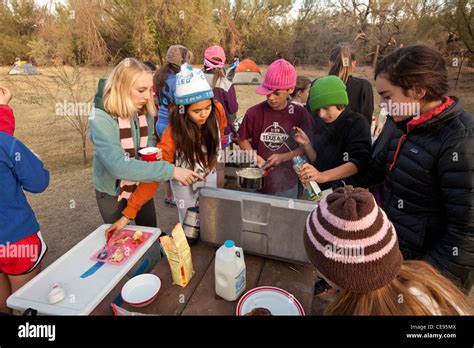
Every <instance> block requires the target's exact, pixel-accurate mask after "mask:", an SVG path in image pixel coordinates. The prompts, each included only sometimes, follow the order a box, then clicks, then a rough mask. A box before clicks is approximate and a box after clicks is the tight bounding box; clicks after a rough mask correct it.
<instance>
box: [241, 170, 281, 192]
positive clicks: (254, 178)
mask: <svg viewBox="0 0 474 348" xmlns="http://www.w3.org/2000/svg"><path fill="white" fill-rule="evenodd" d="M273 169H274V167H270V168H269V169H267V170H265V169H262V168H244V169H240V170H238V171H237V173H236V174H237V185H238V186H239V187H240V188H242V189H245V190H252V191H258V190H261V189H262V188H263V187H264V186H265V177H266V176H267V175H268V174H269V173H270V172H271V171H272V170H273Z"/></svg>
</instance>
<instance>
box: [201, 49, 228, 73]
mask: <svg viewBox="0 0 474 348" xmlns="http://www.w3.org/2000/svg"><path fill="white" fill-rule="evenodd" d="M215 58H219V59H215ZM224 64H225V52H224V49H223V48H222V47H221V46H210V47H208V48H206V51H205V52H204V67H205V68H206V70H212V69H215V68H222V67H224Z"/></svg>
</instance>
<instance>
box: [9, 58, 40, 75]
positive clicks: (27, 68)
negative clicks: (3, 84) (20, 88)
mask: <svg viewBox="0 0 474 348" xmlns="http://www.w3.org/2000/svg"><path fill="white" fill-rule="evenodd" d="M8 75H39V71H38V69H36V68H35V67H34V66H33V65H31V64H29V63H27V62H26V61H24V60H17V61H16V62H15V64H13V66H12V68H11V69H10V71H9V72H8Z"/></svg>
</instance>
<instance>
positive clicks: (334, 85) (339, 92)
mask: <svg viewBox="0 0 474 348" xmlns="http://www.w3.org/2000/svg"><path fill="white" fill-rule="evenodd" d="M308 104H309V107H310V110H311V113H312V115H313V117H314V120H315V127H314V134H313V136H312V137H311V138H312V141H311V140H310V137H308V135H307V134H306V133H305V132H304V131H303V130H302V129H300V128H296V130H297V131H298V134H297V135H296V136H295V140H296V141H297V142H298V143H300V144H301V145H302V146H303V147H304V149H305V153H306V156H307V157H308V159H309V161H310V163H311V164H309V163H307V164H305V165H304V166H303V168H302V170H301V180H302V181H303V182H304V183H306V182H309V181H316V182H317V183H318V184H319V185H320V187H321V189H323V190H325V189H328V188H333V189H335V188H337V187H340V186H344V184H351V185H354V186H358V181H359V180H358V177H359V176H360V175H361V173H363V172H364V171H365V170H366V168H367V166H368V163H369V161H370V157H371V137H370V131H369V127H368V124H367V120H366V119H365V117H364V116H363V115H361V114H359V113H357V112H353V111H351V110H350V109H349V107H348V105H349V99H348V97H347V92H346V86H345V85H344V82H342V80H341V79H340V78H339V77H337V76H325V77H323V78H320V79H318V80H316V82H315V83H314V84H313V86H312V87H311V92H310V97H309V100H308Z"/></svg>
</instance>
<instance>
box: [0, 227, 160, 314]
mask: <svg viewBox="0 0 474 348" xmlns="http://www.w3.org/2000/svg"><path fill="white" fill-rule="evenodd" d="M109 226H110V224H104V225H102V226H100V227H99V228H97V229H96V230H95V231H94V232H92V233H91V234H90V235H88V236H87V237H86V238H84V239H83V240H82V241H80V242H79V243H78V244H76V245H75V246H74V247H73V248H72V249H71V250H69V251H68V252H67V253H66V254H64V255H63V256H61V257H60V258H59V259H57V260H56V261H55V262H54V263H53V264H51V265H50V266H49V267H48V268H46V269H45V270H43V271H42V272H41V273H40V274H39V275H38V276H36V277H35V278H34V279H32V280H31V281H30V282H28V283H27V284H25V285H24V286H23V287H22V288H20V289H19V290H18V291H16V292H15V293H14V294H12V295H11V296H10V297H9V298H8V300H7V305H8V307H11V308H14V309H17V310H21V311H24V310H26V309H27V308H33V309H36V310H37V311H38V313H39V314H43V315H88V314H89V313H90V312H92V310H94V308H95V307H97V305H98V304H99V303H100V302H101V301H102V300H103V299H104V297H105V296H107V294H108V293H109V292H110V291H111V290H112V289H113V288H114V287H115V286H116V285H117V283H118V282H119V281H120V280H121V279H122V278H123V277H124V276H125V275H126V274H127V272H128V271H129V270H130V269H131V268H132V267H133V266H134V265H135V264H136V263H137V261H138V260H140V258H141V257H142V256H143V255H144V254H145V252H146V251H147V250H148V249H149V248H150V247H151V246H152V245H153V243H155V241H156V240H157V239H158V238H159V236H160V234H161V230H160V229H159V228H152V227H144V226H135V225H129V226H126V227H125V228H126V229H130V230H140V231H143V232H150V233H152V235H151V236H150V237H149V238H148V239H147V240H146V241H145V242H144V243H143V245H142V246H141V247H140V248H139V249H137V250H136V251H135V253H134V254H133V255H132V256H131V257H130V259H129V260H128V261H127V262H125V263H124V264H123V265H120V266H118V265H111V264H105V265H103V266H102V267H101V268H99V269H98V270H97V271H96V272H95V273H94V274H92V275H90V276H89V277H87V278H81V275H82V274H83V273H84V272H85V271H87V270H88V269H89V268H90V267H92V266H93V265H94V264H95V263H96V261H93V260H91V256H92V255H93V254H94V253H95V252H96V251H98V250H99V249H100V248H101V247H103V246H104V244H105V230H106V229H107V227H109ZM54 284H60V285H61V287H62V288H63V289H64V290H65V291H66V298H65V299H64V300H62V301H61V302H58V303H56V304H49V302H48V294H49V292H50V291H51V287H52V286H53V285H54Z"/></svg>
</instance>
